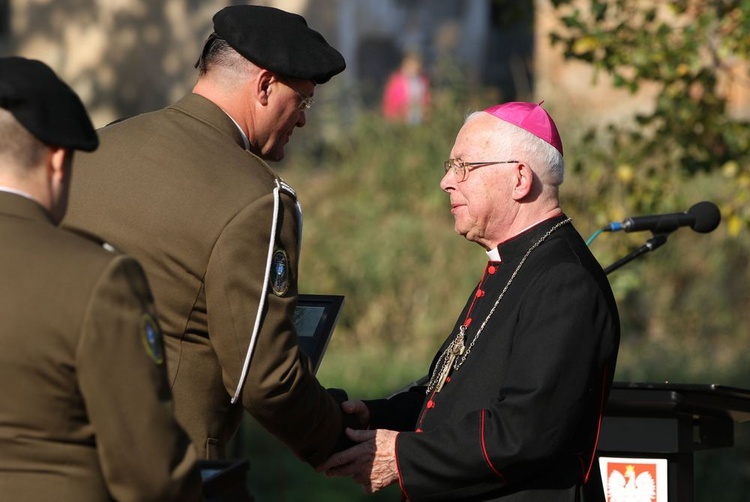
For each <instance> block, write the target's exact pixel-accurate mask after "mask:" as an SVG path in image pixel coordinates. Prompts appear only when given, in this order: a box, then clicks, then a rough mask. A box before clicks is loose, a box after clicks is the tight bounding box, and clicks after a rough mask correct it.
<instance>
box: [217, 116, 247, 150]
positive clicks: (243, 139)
mask: <svg viewBox="0 0 750 502" xmlns="http://www.w3.org/2000/svg"><path fill="white" fill-rule="evenodd" d="M222 111H223V112H224V113H227V112H226V111H224V110H222ZM227 117H229V118H230V119H232V122H234V125H236V126H237V129H238V130H239V131H240V134H241V135H242V141H244V142H245V150H250V139H248V137H247V134H245V131H243V130H242V128H241V127H240V125H239V124H238V123H237V121H236V120H234V118H233V117H232V116H231V115H229V114H228V113H227Z"/></svg>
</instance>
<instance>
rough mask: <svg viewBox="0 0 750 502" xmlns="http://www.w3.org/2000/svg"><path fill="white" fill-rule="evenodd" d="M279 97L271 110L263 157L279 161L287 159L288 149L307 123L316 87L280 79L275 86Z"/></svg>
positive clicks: (273, 102) (310, 83) (262, 152)
mask: <svg viewBox="0 0 750 502" xmlns="http://www.w3.org/2000/svg"><path fill="white" fill-rule="evenodd" d="M275 87H276V89H275V90H276V94H275V96H274V99H273V100H272V107H271V108H270V109H269V113H270V114H271V120H269V122H268V124H267V133H266V137H265V138H264V141H263V144H262V145H261V157H263V158H264V159H268V160H273V161H279V160H281V159H283V158H284V147H285V146H286V144H287V143H288V142H289V139H290V138H291V136H292V133H293V132H294V129H295V128H296V127H304V126H305V123H306V122H307V117H306V116H305V112H306V111H307V110H308V109H309V107H310V106H311V105H312V96H313V93H314V92H315V84H314V83H313V82H312V81H309V80H296V79H287V78H279V79H278V80H277V81H276V82H275Z"/></svg>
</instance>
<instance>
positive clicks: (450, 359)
mask: <svg viewBox="0 0 750 502" xmlns="http://www.w3.org/2000/svg"><path fill="white" fill-rule="evenodd" d="M465 331H466V327H465V326H461V330H460V331H459V333H458V335H456V339H455V340H454V341H453V343H451V345H450V347H448V349H447V351H446V352H447V354H446V360H445V364H444V365H443V367H442V369H441V370H440V377H439V378H438V381H437V385H436V386H435V392H440V391H441V390H442V388H443V385H445V380H446V379H447V378H448V375H449V374H450V372H451V368H453V363H454V362H455V361H456V358H457V357H458V356H460V355H463V353H464V350H466V347H465V346H464V332H465Z"/></svg>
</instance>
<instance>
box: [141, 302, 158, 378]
mask: <svg viewBox="0 0 750 502" xmlns="http://www.w3.org/2000/svg"><path fill="white" fill-rule="evenodd" d="M141 339H142V340H143V345H144V347H146V352H147V353H148V355H149V356H150V357H151V359H153V360H154V362H155V363H156V364H159V365H161V364H163V363H164V345H163V342H162V339H161V331H160V330H159V324H158V323H157V322H156V319H154V318H153V317H152V316H151V315H150V314H144V315H143V320H142V321H141Z"/></svg>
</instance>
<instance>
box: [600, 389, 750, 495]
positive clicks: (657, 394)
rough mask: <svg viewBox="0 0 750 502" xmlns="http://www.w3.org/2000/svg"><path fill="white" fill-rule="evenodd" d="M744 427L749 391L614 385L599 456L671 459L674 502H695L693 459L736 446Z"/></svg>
mask: <svg viewBox="0 0 750 502" xmlns="http://www.w3.org/2000/svg"><path fill="white" fill-rule="evenodd" d="M745 421H750V390H745V389H738V388H733V387H726V386H721V385H709V384H707V385H700V384H698V385H692V384H670V383H663V384H661V383H624V382H615V383H614V385H613V387H612V391H611V393H610V397H609V401H608V403H607V408H606V410H605V416H604V422H603V424H602V430H601V435H600V439H599V448H598V451H597V452H598V455H599V456H600V457H623V458H645V459H666V462H667V480H668V483H667V485H668V497H669V500H670V502H690V501H692V500H694V494H693V491H694V490H693V456H694V453H695V452H696V451H701V450H707V449H712V448H724V447H730V446H732V445H733V444H734V424H735V422H745ZM601 474H602V476H606V474H605V473H604V472H602V473H601ZM605 485H606V482H605Z"/></svg>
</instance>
